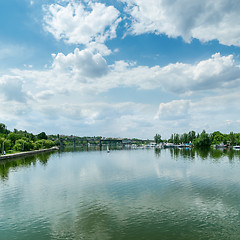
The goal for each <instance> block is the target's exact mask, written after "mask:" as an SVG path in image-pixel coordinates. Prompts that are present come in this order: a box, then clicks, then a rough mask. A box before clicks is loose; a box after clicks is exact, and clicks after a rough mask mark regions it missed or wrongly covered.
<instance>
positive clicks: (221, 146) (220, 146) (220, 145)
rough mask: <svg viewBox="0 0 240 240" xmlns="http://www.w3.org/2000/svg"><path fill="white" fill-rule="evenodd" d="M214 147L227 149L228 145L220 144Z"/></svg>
mask: <svg viewBox="0 0 240 240" xmlns="http://www.w3.org/2000/svg"><path fill="white" fill-rule="evenodd" d="M214 147H215V148H226V147H227V145H225V144H224V143H220V144H216V145H215V146H214Z"/></svg>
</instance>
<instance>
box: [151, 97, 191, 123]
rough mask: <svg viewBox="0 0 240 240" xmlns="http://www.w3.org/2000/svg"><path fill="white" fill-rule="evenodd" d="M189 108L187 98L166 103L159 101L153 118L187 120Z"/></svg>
mask: <svg viewBox="0 0 240 240" xmlns="http://www.w3.org/2000/svg"><path fill="white" fill-rule="evenodd" d="M189 108H190V101H189V100H174V101H171V102H168V103H160V105H159V109H158V113H157V115H156V117H155V118H156V119H161V120H179V119H186V120H187V119H188V117H189V116H188V115H189Z"/></svg>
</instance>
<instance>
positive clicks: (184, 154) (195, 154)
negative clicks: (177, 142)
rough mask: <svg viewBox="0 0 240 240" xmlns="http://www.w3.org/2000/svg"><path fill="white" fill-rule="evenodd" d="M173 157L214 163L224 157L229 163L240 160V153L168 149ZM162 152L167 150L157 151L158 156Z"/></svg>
mask: <svg viewBox="0 0 240 240" xmlns="http://www.w3.org/2000/svg"><path fill="white" fill-rule="evenodd" d="M167 150H168V151H169V152H170V154H171V157H172V158H174V159H179V157H181V158H183V159H186V160H194V159H195V158H198V159H202V160H204V159H207V158H208V159H210V160H212V161H218V160H221V159H222V158H223V157H227V158H228V159H229V162H232V161H233V160H240V151H236V150H233V149H212V148H209V149H195V148H193V149H191V148H170V149H167ZM161 151H165V149H159V148H156V149H155V154H156V156H158V157H159V156H160V155H161Z"/></svg>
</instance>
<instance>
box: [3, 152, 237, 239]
mask: <svg viewBox="0 0 240 240" xmlns="http://www.w3.org/2000/svg"><path fill="white" fill-rule="evenodd" d="M230 154H231V157H229V152H226V153H225V152H220V154H219V152H213V150H211V151H210V152H205V153H201V152H195V151H193V150H177V149H176V150H168V149H167V150H160V151H156V152H155V151H154V150H122V151H111V152H110V154H107V153H106V152H105V151H102V152H100V151H89V152H78V151H76V152H64V153H56V154H49V155H47V156H46V155H45V158H44V157H43V156H41V158H40V157H37V156H36V157H35V158H33V159H32V160H30V159H28V160H27V159H25V160H17V161H11V162H5V163H1V164H0V171H1V180H0V234H1V239H174V240H176V239H184V240H186V239H224V240H225V239H238V237H239V236H240V228H239V227H240V225H239V221H240V215H239V211H240V204H239V203H240V181H239V180H240V176H239V170H240V158H239V153H238V152H234V153H232V152H231V153H230ZM213 156H217V157H215V158H214V157H213ZM3 169H5V171H4V170H3ZM2 237H3V238H2Z"/></svg>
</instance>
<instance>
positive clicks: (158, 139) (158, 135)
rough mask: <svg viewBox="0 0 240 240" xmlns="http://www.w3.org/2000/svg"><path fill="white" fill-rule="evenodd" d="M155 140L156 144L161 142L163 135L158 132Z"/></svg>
mask: <svg viewBox="0 0 240 240" xmlns="http://www.w3.org/2000/svg"><path fill="white" fill-rule="evenodd" d="M154 141H155V143H156V144H159V143H160V142H161V141H162V140H161V135H160V134H156V135H155V136H154Z"/></svg>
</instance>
